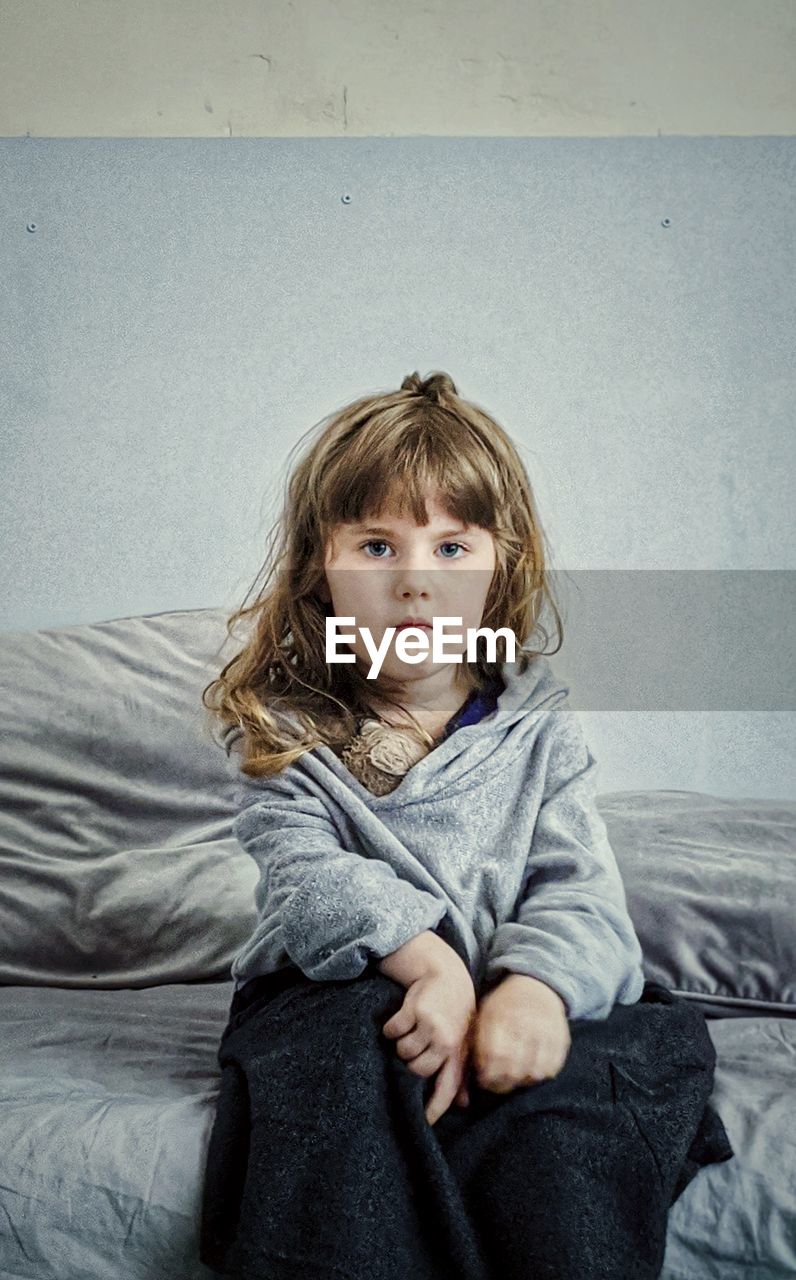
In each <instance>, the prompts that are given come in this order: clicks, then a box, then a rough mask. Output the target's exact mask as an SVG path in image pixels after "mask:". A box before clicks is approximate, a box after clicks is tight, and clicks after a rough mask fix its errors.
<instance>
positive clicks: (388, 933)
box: [232, 651, 644, 1019]
mask: <svg viewBox="0 0 796 1280" xmlns="http://www.w3.org/2000/svg"><path fill="white" fill-rule="evenodd" d="M518 652H519V651H518ZM502 676H503V680H504V682H505V688H504V690H503V692H502V693H501V694H500V696H499V698H498V702H497V707H496V709H495V710H494V711H492V712H491V713H490V714H488V715H487V716H485V718H484V719H482V720H481V721H480V722H479V723H477V724H469V725H468V724H465V725H463V726H462V727H460V728H458V729H457V730H456V731H455V732H453V733H452V734H451V735H450V736H449V737H447V738H445V739H444V740H443V741H442V742H441V743H440V744H439V745H438V746H436V747H435V748H434V750H433V751H431V752H430V753H429V754H428V755H427V756H424V757H423V758H422V759H421V760H420V761H418V762H417V763H416V764H414V765H413V766H412V767H411V768H410V770H409V772H408V773H407V774H406V775H405V777H404V778H403V779H402V780H401V782H400V784H399V785H398V786H397V787H396V789H395V790H394V791H392V792H389V793H388V794H387V795H382V796H377V795H373V794H372V793H371V792H370V791H368V789H367V788H366V787H364V786H363V785H362V784H361V783H360V782H359V781H358V779H357V778H355V777H354V776H353V774H351V773H350V772H349V771H348V769H347V768H346V766H345V765H344V764H343V762H342V761H341V760H339V759H338V757H337V756H336V755H335V753H334V752H333V751H332V750H331V749H330V748H329V747H326V746H319V747H315V748H314V749H313V750H312V751H309V752H305V753H304V755H303V756H301V757H300V759H299V760H298V761H296V763H295V764H292V765H290V766H289V767H288V768H287V769H286V770H284V771H283V772H282V773H281V774H279V775H278V776H277V777H275V778H268V779H252V778H248V777H246V775H245V774H240V775H239V778H240V779H242V781H240V785H239V788H238V793H237V801H238V812H237V814H236V816H235V819H234V822H233V831H234V833H235V835H236V837H237V839H238V841H239V842H240V844H241V845H242V847H243V848H244V849H245V850H246V851H247V852H248V853H250V854H251V856H252V857H253V858H254V859H255V861H256V862H257V865H258V866H259V869H260V880H259V884H258V886H257V890H256V905H257V909H258V913H259V922H258V924H257V926H256V928H255V930H254V933H253V934H252V936H251V938H250V939H249V940H248V942H247V943H246V944H245V946H244V947H243V948H242V949H241V951H240V952H239V953H238V954H237V956H236V957H235V960H234V963H233V965H232V977H233V978H234V980H235V983H236V986H237V987H238V988H239V987H241V986H242V985H243V984H244V983H245V982H247V981H248V980H249V979H250V978H253V977H256V976H258V975H259V974H265V973H270V972H273V971H274V970H277V969H282V968H284V967H285V966H288V965H292V966H297V967H298V968H299V969H301V970H302V971H303V972H304V973H305V974H306V975H307V977H309V978H313V979H316V980H318V981H334V980H339V979H351V978H356V977H358V976H359V975H360V974H361V973H362V972H363V971H364V969H365V968H366V966H367V964H368V962H369V961H370V960H374V959H380V958H381V957H383V956H386V955H389V954H390V953H391V952H393V951H396V950H397V949H398V947H400V946H402V945H403V944H404V943H405V942H408V941H409V939H410V938H413V937H414V936H415V935H416V934H418V933H422V932H423V931H424V930H426V929H430V930H434V929H435V928H436V927H437V926H438V925H439V924H440V922H441V921H442V920H443V917H447V918H446V920H445V926H444V928H445V929H446V931H449V936H450V938H451V939H453V940H455V945H456V949H457V951H458V952H459V954H460V955H461V956H462V959H465V962H466V963H467V965H468V968H469V970H470V974H471V976H472V979H473V983H474V985H475V989H476V992H477V993H479V994H480V993H481V991H482V990H483V989H484V988H486V987H489V986H491V985H493V983H494V982H495V981H497V980H498V978H499V977H500V976H501V975H502V974H504V973H524V974H530V975H531V976H532V977H536V978H539V979H541V981H542V982H545V983H547V985H548V986H550V987H552V988H553V989H554V990H555V991H557V992H558V993H559V995H560V996H561V997H562V999H563V1000H564V1001H565V1003H566V1006H567V1015H568V1017H569V1018H572V1019H574V1018H605V1017H607V1015H608V1014H609V1013H610V1011H611V1008H612V1006H613V1004H614V1003H615V1002H619V1003H621V1004H632V1003H634V1002H635V1001H636V1000H638V998H639V996H640V995H641V992H642V990H643V986H644V976H643V973H642V969H641V960H642V955H641V948H640V946H639V942H638V939H637V937H636V934H635V931H634V928H633V925H632V922H631V920H630V917H629V915H628V911H627V902H626V898H625V891H624V886H623V884H622V881H621V879H620V875H619V871H618V868H617V865H616V860H615V858H614V854H613V851H612V849H611V846H610V844H609V842H608V838H607V833H606V827H605V823H604V822H603V820H602V818H601V816H600V814H599V812H598V810H597V808H596V804H595V770H596V761H595V759H594V757H593V756H592V754H591V752H590V751H589V749H588V747H587V745H586V743H585V741H584V737H583V731H582V728H581V725H580V722H579V720H578V716H577V713H576V712H575V711H574V710H573V709H572V708H570V707H567V706H566V705H565V703H566V699H567V695H568V693H569V690H568V688H567V687H566V686H564V685H563V684H561V682H560V681H559V680H558V679H557V678H556V676H555V675H554V673H553V671H552V668H551V666H550V663H549V662H548V660H547V658H545V657H542V656H539V657H536V658H534V659H533V660H532V661H531V662H530V664H529V665H528V667H527V668H526V670H525V671H524V672H523V673H521V672H520V667H519V663H517V662H515V663H507V664H505V665H504V666H503V669H502Z"/></svg>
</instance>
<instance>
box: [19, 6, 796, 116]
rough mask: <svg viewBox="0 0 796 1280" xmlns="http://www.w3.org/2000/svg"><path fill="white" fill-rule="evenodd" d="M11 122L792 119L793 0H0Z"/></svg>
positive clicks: (795, 80)
mask: <svg viewBox="0 0 796 1280" xmlns="http://www.w3.org/2000/svg"><path fill="white" fill-rule="evenodd" d="M0 36H1V37H2V38H0V133H2V134H5V135H22V136H24V135H25V134H31V135H32V136H34V137H35V136H44V137H69V136H87V137H89V136H90V137H98V136H103V137H136V136H147V137H208V138H219V137H221V138H231V137H234V138H237V137H252V136H271V137H283V136H284V137H296V136H305V137H340V136H346V137H364V136H373V135H376V136H379V135H380V136H399V135H414V134H439V135H445V136H453V135H458V134H463V135H476V136H485V135H499V136H514V135H520V136H552V137H555V136H558V137H586V136H613V135H620V136H621V135H629V136H633V135H646V136H657V135H658V134H664V135H666V134H687V135H694V136H698V135H700V134H734V135H757V134H792V133H793V132H794V119H795V117H796V77H794V55H796V6H794V4H793V2H792V0H667V3H666V4H661V3H660V2H659V0H494V2H493V3H491V4H488V5H487V4H483V3H482V2H481V0H401V3H400V4H395V3H387V2H386V0H335V3H330V2H329V0H223V3H219V0H168V2H167V3H166V2H165V0H135V3H134V4H131V3H130V0H80V3H79V4H65V3H64V0H24V3H23V0H2V3H0Z"/></svg>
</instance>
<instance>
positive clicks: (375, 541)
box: [359, 538, 467, 560]
mask: <svg viewBox="0 0 796 1280" xmlns="http://www.w3.org/2000/svg"><path fill="white" fill-rule="evenodd" d="M389 545H390V544H389V543H388V542H383V541H382V540H381V539H380V538H370V539H369V540H368V541H367V542H363V543H361V544H360V548H359V549H360V551H364V549H365V547H387V546H389ZM440 546H442V547H460V548H461V550H462V551H466V550H467V548H466V547H465V546H464V544H463V543H462V542H442V543H440ZM370 558H371V559H372V560H384V558H385V557H384V556H380V555H373V556H371V557H370ZM442 559H443V560H459V559H461V557H460V556H443V557H442Z"/></svg>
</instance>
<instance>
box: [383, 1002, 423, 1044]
mask: <svg viewBox="0 0 796 1280" xmlns="http://www.w3.org/2000/svg"><path fill="white" fill-rule="evenodd" d="M416 1026H417V1018H416V1017H415V1015H414V1011H413V1010H412V1009H410V1008H407V1006H406V1005H402V1006H401V1008H400V1009H399V1010H398V1012H397V1013H394V1014H393V1016H392V1017H391V1018H388V1019H387V1021H386V1022H385V1024H384V1026H383V1027H382V1031H383V1032H384V1034H385V1036H388V1037H389V1038H390V1039H393V1037H395V1036H405V1035H408V1034H409V1032H410V1031H414V1029H415V1027H416Z"/></svg>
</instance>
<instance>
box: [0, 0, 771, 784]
mask: <svg viewBox="0 0 796 1280" xmlns="http://www.w3.org/2000/svg"><path fill="white" fill-rule="evenodd" d="M181 9H182V6H179V5H171V6H166V5H162V4H160V5H158V4H152V3H151V4H146V5H141V6H136V7H135V13H133V12H132V10H131V7H130V6H127V5H117V4H115V3H112V4H108V3H104V4H101V5H100V4H85V5H81V7H80V11H79V13H76V12H73V11H72V10H70V11H69V18H68V20H67V19H66V18H65V17H64V14H65V12H66V11H65V10H64V9H63V7H62V6H59V5H57V4H55V3H53V4H39V5H36V6H33V8H32V9H31V8H27V7H26V8H25V9H24V10H23V9H22V8H21V7H18V8H17V9H16V10H15V11H14V12H13V13H10V12H9V9H8V8H6V9H5V10H4V13H3V22H4V24H5V25H6V32H5V39H4V41H3V42H2V43H3V45H4V48H5V50H6V54H5V56H6V58H7V59H8V65H7V67H6V71H7V72H8V74H7V75H3V76H0V83H2V84H3V86H4V87H3V89H2V91H1V92H2V94H3V95H4V96H3V97H2V99H0V122H2V131H3V133H5V135H6V137H5V139H4V140H0V165H1V166H2V170H3V174H4V179H3V182H2V185H0V202H1V203H0V216H2V219H3V224H2V225H3V235H2V239H1V240H0V267H2V275H3V280H4V284H5V287H4V293H3V299H4V300H3V303H2V306H1V307H0V336H1V337H2V338H3V339H4V345H5V349H6V351H7V352H8V353H9V354H8V355H7V357H6V361H5V364H4V371H3V375H2V382H1V383H0V411H2V418H3V423H4V424H5V425H4V426H3V428H2V430H3V453H4V460H5V463H6V466H5V470H4V479H3V482H2V499H3V504H2V509H3V516H2V519H3V526H2V530H1V532H2V534H3V540H4V541H3V545H4V555H3V557H2V564H1V565H0V574H1V577H0V588H1V590H0V628H2V629H3V630H19V629H25V628H30V627H57V626H60V625H64V624H72V623H78V622H82V621H94V620H99V619H102V618H109V617H117V616H122V615H130V614H137V613H154V612H158V611H161V610H169V609H180V608H199V607H204V606H221V607H228V608H229V609H230V611H232V609H233V608H235V607H236V605H237V604H238V603H239V602H240V600H241V598H242V596H243V594H244V592H245V590H246V588H247V587H248V585H249V583H250V581H251V579H252V578H253V576H254V574H255V572H256V570H257V568H258V566H259V563H260V560H261V556H262V551H263V547H262V539H263V535H264V533H265V530H266V528H267V526H268V524H269V523H270V518H271V515H272V500H273V497H274V486H275V485H278V484H279V483H281V479H282V475H281V470H280V468H281V466H282V463H283V461H284V459H285V456H286V453H287V450H288V449H289V448H290V446H291V445H292V444H293V442H294V441H295V439H296V437H297V435H298V434H299V433H300V432H302V431H304V430H305V429H306V428H307V427H308V426H309V425H310V424H311V423H313V422H315V421H317V420H318V419H319V418H321V417H322V416H324V415H326V414H328V413H330V412H331V411H332V410H333V409H335V408H337V407H339V406H341V405H342V404H344V403H346V402H347V401H348V400H350V399H351V398H353V397H354V396H357V395H360V394H363V393H365V392H367V391H374V390H378V389H388V388H395V387H397V386H398V385H399V384H400V381H401V378H402V377H403V376H404V374H405V373H408V372H411V371H412V370H413V369H415V368H418V369H419V370H420V371H421V372H427V371H429V370H430V369H433V368H442V369H446V370H447V371H448V372H449V373H451V375H452V376H453V378H454V380H455V381H456V382H457V384H458V386H459V389H460V391H461V393H462V394H463V395H464V396H465V397H466V398H468V399H471V400H475V401H477V402H478V403H480V404H483V405H484V406H485V407H486V408H488V409H489V410H490V411H491V412H493V413H494V414H495V415H496V416H497V417H498V418H499V420H500V421H501V422H502V423H503V425H504V426H505V427H506V428H507V429H508V430H509V431H510V432H511V434H512V435H513V436H514V438H515V439H517V440H518V442H519V443H520V446H521V450H522V452H523V456H524V458H525V461H526V465H527V466H528V470H529V472H530V474H531V477H532V480H533V483H534V486H535V489H536V493H537V497H538V502H539V507H540V510H541V514H542V519H543V521H544V524H545V528H546V531H547V533H548V537H549V540H550V543H551V546H552V550H553V568H554V571H556V573H558V574H560V578H559V579H558V580H557V582H556V585H558V586H559V587H560V591H561V595H562V596H564V597H565V604H566V611H565V621H566V622H568V624H569V627H568V633H567V639H566V643H565V648H564V650H563V651H562V653H561V654H560V655H558V656H557V657H556V658H555V659H554V663H555V664H556V665H557V667H558V669H560V670H561V672H562V673H563V674H566V675H568V676H569V677H570V678H571V679H572V684H573V698H574V700H575V701H576V703H577V704H578V705H580V706H581V707H582V708H583V713H584V718H585V720H586V722H587V729H588V732H589V737H590V741H591V743H592V746H593V749H594V751H595V754H596V755H597V756H598V758H599V759H600V761H601V778H602V783H601V786H602V789H603V790H606V791H609V790H618V789H623V788H625V787H635V786H638V787H662V788H674V789H687V790H707V791H713V792H714V793H716V794H720V795H738V794H743V795H749V796H753V795H758V796H770V797H777V796H782V797H784V796H792V795H793V794H794V778H796V768H795V767H794V765H795V763H796V762H794V758H793V754H792V746H791V744H792V741H793V727H794V717H793V711H794V695H793V678H792V674H791V673H790V667H791V666H792V664H791V663H790V662H788V661H787V657H788V655H789V654H790V653H791V652H792V640H793V632H792V626H793V590H792V586H791V583H792V581H793V578H792V572H790V571H792V570H793V568H794V559H795V558H796V556H795V551H796V547H795V545H794V544H795V543H796V538H795V537H794V527H793V520H792V516H791V506H792V492H793V479H794V468H793V441H794V432H793V403H794V395H793V391H794V387H793V383H794V375H793V372H792V357H791V353H792V350H793V346H794V307H793V286H792V278H793V269H794V253H793V226H794V222H793V212H794V210H793V191H794V168H795V167H796V150H795V148H794V140H793V137H792V136H788V135H792V134H793V132H794V130H793V123H794V119H796V110H795V109H794V101H793V91H792V85H791V82H790V80H789V79H788V77H787V74H786V72H787V70H788V69H790V70H792V52H793V33H794V27H795V26H796V19H795V17H794V10H793V8H792V6H791V5H789V4H773V3H771V4H757V5H754V6H746V5H738V4H726V3H721V4H707V3H703V4H698V5H694V4H688V5H685V4H683V5H674V6H669V7H668V9H667V15H668V17H667V19H666V21H665V22H664V21H663V20H662V19H661V18H660V16H656V14H658V10H654V9H653V6H652V5H647V4H644V5H639V4H610V5H609V4H603V5H599V6H597V5H595V6H582V7H580V8H578V10H577V17H578V21H577V22H576V21H574V17H575V8H574V7H573V6H556V7H555V11H554V12H551V7H550V6H547V5H543V4H535V5H522V6H519V5H518V6H515V5H504V6H502V7H499V8H498V10H496V11H494V13H495V16H494V17H493V18H491V19H489V22H490V23H492V26H491V27H489V28H488V29H487V28H486V27H485V25H484V24H486V23H487V18H486V17H485V15H484V11H483V10H478V11H477V12H476V10H475V8H473V10H472V12H471V13H465V12H464V11H463V10H457V20H456V22H453V21H451V20H450V19H449V17H446V15H448V10H447V9H445V8H443V7H440V8H439V9H438V10H435V11H433V12H432V11H431V10H429V9H428V8H426V9H424V10H419V9H418V10H416V11H414V12H415V17H416V18H417V19H418V22H421V16H422V14H425V15H426V17H425V19H423V21H427V23H428V30H427V31H426V33H425V38H421V37H422V34H423V27H422V22H421V25H420V26H418V23H417V22H415V23H413V22H411V21H408V20H407V21H406V22H405V23H403V25H401V26H397V25H395V26H394V25H392V24H393V23H394V22H397V20H396V19H394V12H395V11H394V9H393V8H392V7H391V8H390V10H387V8H386V6H381V5H370V6H359V5H349V6H348V7H347V8H346V10H345V14H341V12H340V7H339V6H335V10H334V11H335V12H337V14H338V18H337V23H336V25H335V26H334V27H333V29H332V30H331V31H330V30H329V29H328V24H329V23H330V22H332V21H333V17H332V16H330V15H332V12H333V11H332V7H331V6H325V5H320V4H318V5H307V6H302V7H301V8H300V9H294V8H293V7H292V6H288V5H287V4H285V5H278V4H276V5H268V6H263V5H255V4H249V5H230V6H228V7H226V8H225V10H224V13H223V15H221V16H220V11H219V9H218V7H217V6H215V5H212V6H211V5H192V6H190V14H189V9H188V7H187V6H186V7H185V8H184V10H183V19H182V21H181V20H180V11H181ZM403 12H404V10H402V13H403ZM406 12H407V14H411V12H412V7H411V6H410V7H409V9H408V10H407V11H406ZM111 13H113V14H114V15H115V17H116V19H117V21H116V24H115V26H114V25H113V24H111V23H110V21H109V14H111ZM595 15H597V16H595ZM695 15H696V16H697V17H698V21H696V23H695V22H694V18H695ZM719 15H721V16H719ZM92 17H93V18H94V19H95V21H94V24H93V25H92V24H91V21H90V19H91V18H92ZM354 18H358V19H359V20H360V21H359V22H358V23H355V22H354ZM598 18H599V21H598ZM84 24H85V25H84ZM145 28H146V30H145ZM352 39H353V40H354V43H353V45H352ZM369 42H370V43H369ZM111 44H113V47H114V50H115V52H113V54H111V52H110V46H111ZM399 48H400V55H399V51H398V50H399ZM9 50H10V52H11V56H10V57H9ZM708 50H709V51H710V54H709V58H708V60H707V62H706V61H705V55H706V54H707V51H708ZM696 52H699V54H700V56H701V57H702V70H701V73H700V80H699V82H697V81H696V80H695V75H694V67H695V62H694V58H695V56H696ZM366 54H367V55H368V56H365V55H366ZM56 56H57V57H58V64H57V74H56V75H55V76H54V77H53V76H47V75H46V73H47V69H48V67H52V66H53V65H55V64H54V61H53V60H54V59H55V58H56ZM48 60H50V61H48ZM1 69H2V68H0V70H1ZM188 69H190V75H189V74H188ZM255 73H256V74H257V76H259V79H258V80H257V87H256V89H255V88H254V87H253V81H252V76H253V75H254V74H255ZM341 77H342V79H341ZM512 77H513V79H512ZM338 82H339V83H338ZM697 83H698V87H695V86H697ZM341 86H343V87H345V89H346V92H345V94H344V95H343V97H342V98H341V99H340V100H339V101H338V97H336V96H335V95H337V94H338V90H340V92H342V89H341ZM642 91H643V92H642ZM324 95H326V96H324ZM200 99H201V101H202V105H201V108H200V107H198V106H197V103H198V102H199V101H200ZM324 103H327V104H329V103H330V104H332V105H331V106H328V109H327V106H324V105H323V104H324ZM156 104H157V105H156ZM341 104H342V106H341ZM454 108H455V109H454ZM222 117H223V121H224V123H222ZM387 123H389V124H390V129H389V130H388V129H387V128H386V127H385V125H386V124H387ZM742 126H743V127H742ZM670 131H671V132H675V133H678V134H682V135H689V136H675V137H671V136H666V135H667V133H668V132H670ZM70 132H74V133H85V134H87V135H88V134H90V135H92V136H86V137H70V136H68V135H69V133H70ZM369 132H372V133H373V134H375V135H378V134H380V133H382V134H383V133H385V132H391V133H395V134H400V133H405V134H410V135H411V134H415V135H418V136H403V137H400V136H396V137H383V136H382V137H379V136H373V137H367V136H364V135H366V134H368V133H369ZM512 132H514V133H517V134H523V135H525V136H516V137H512V136H498V135H509V134H510V133H512ZM39 133H43V134H46V135H49V136H44V137H40V136H36V135H37V134H39ZM164 133H166V134H173V135H175V136H170V137H169V136H166V137H163V136H160V135H162V134H164ZM246 133H248V134H249V135H250V136H246V137H243V136H239V135H240V134H246ZM423 133H425V134H427V135H430V136H419V135H420V134H423ZM700 133H709V134H713V135H719V134H728V135H729V134H747V135H749V136H744V137H741V136H706V137H702V136H699V135H700ZM135 134H141V135H144V136H140V137H136V136H132V135H135ZM187 134H194V135H196V136H194V137H190V136H177V135H187ZM301 134H305V135H307V136H296V135H301ZM352 134H353V135H362V136H350V135H352ZM442 134H447V135H455V134H461V135H463V136H437V135H442ZM199 135H204V136H201V137H200V136H199ZM268 135H270V136H268ZM310 135H312V136H310ZM466 135H470V136H466ZM474 135H475V136H474ZM478 135H480V136H478ZM487 135H493V136H487ZM544 135H549V136H544ZM554 135H557V136H554ZM587 135H592V136H587ZM766 135H767V136H766ZM777 135H780V136H777ZM345 197H350V198H349V199H345ZM789 357H791V358H789ZM772 572H773V576H772ZM656 575H657V576H656ZM573 588H574V589H573ZM602 599H605V600H610V602H611V603H610V608H606V609H603V610H601V608H600V601H601V600H602ZM722 602H723V605H722ZM728 602H731V605H732V607H729V605H728ZM719 605H722V607H719ZM713 606H715V607H713ZM623 616H626V618H627V627H626V628H624V627H623V626H622V625H621V621H622V619H623ZM767 618H768V619H771V625H770V626H769V627H766V626H765V625H761V620H762V621H763V623H764V622H765V619H767ZM684 620H685V625H684ZM733 623H736V624H737V627H734V626H733ZM789 627H790V628H791V630H790V632H789V631H788V628H789ZM778 639H781V642H782V643H781V644H778V643H777V640H778ZM788 645H790V647H788ZM783 655H785V656H783ZM617 671H618V672H619V676H620V678H619V679H618V680H617V679H616V678H615V677H616V672H617Z"/></svg>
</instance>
